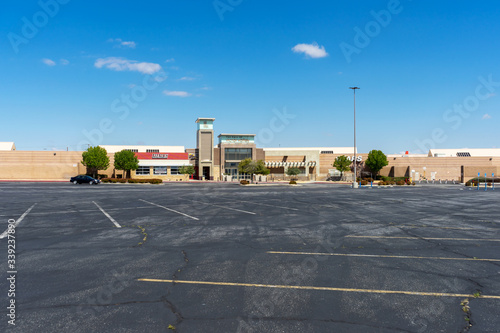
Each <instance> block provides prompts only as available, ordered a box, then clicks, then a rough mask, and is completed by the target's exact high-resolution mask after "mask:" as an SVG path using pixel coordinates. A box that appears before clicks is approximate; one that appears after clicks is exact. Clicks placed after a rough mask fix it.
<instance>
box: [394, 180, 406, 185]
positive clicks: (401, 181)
mask: <svg viewBox="0 0 500 333" xmlns="http://www.w3.org/2000/svg"><path fill="white" fill-rule="evenodd" d="M405 184H406V183H405V181H404V180H398V181H397V182H396V185H405Z"/></svg>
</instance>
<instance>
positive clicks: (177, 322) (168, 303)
mask: <svg viewBox="0 0 500 333" xmlns="http://www.w3.org/2000/svg"><path fill="white" fill-rule="evenodd" d="M181 253H182V256H183V259H184V265H182V266H181V267H179V268H177V269H176V271H175V272H174V274H172V279H173V280H177V279H178V277H177V274H178V273H180V272H181V271H182V270H183V269H184V268H185V267H186V266H187V264H188V263H189V258H188V255H187V253H186V251H184V250H182V251H181ZM174 287H175V282H174V283H173V285H172V288H174ZM169 295H170V289H169V288H168V287H167V295H165V296H163V297H162V299H163V302H164V303H165V305H166V306H167V308H168V309H169V310H170V312H172V313H173V314H174V316H175V317H176V320H175V323H174V324H171V325H172V327H173V328H169V329H170V330H172V331H173V332H177V328H178V326H179V325H180V324H181V323H182V321H183V320H184V317H183V316H182V314H181V313H180V311H179V310H178V309H177V307H176V306H175V305H174V303H172V302H171V301H170V300H169V299H168V296H169Z"/></svg>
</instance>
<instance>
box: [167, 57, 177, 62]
mask: <svg viewBox="0 0 500 333" xmlns="http://www.w3.org/2000/svg"><path fill="white" fill-rule="evenodd" d="M174 61H175V59H174V58H170V59H167V60H165V62H174Z"/></svg>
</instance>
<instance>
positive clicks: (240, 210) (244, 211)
mask: <svg viewBox="0 0 500 333" xmlns="http://www.w3.org/2000/svg"><path fill="white" fill-rule="evenodd" d="M189 201H192V202H198V203H202V204H204V205H209V206H215V207H219V208H224V209H229V210H234V211H237V212H242V213H246V214H251V215H256V214H257V213H254V212H249V211H246V210H242V209H236V208H231V207H226V206H220V205H216V204H212V203H208V202H203V201H196V200H189Z"/></svg>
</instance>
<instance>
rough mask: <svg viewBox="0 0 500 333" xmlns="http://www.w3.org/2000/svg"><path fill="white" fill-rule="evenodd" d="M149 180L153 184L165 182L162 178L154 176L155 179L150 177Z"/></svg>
mask: <svg viewBox="0 0 500 333" xmlns="http://www.w3.org/2000/svg"><path fill="white" fill-rule="evenodd" d="M149 182H150V183H151V184H162V183H163V180H161V179H158V178H153V179H150V180H149Z"/></svg>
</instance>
